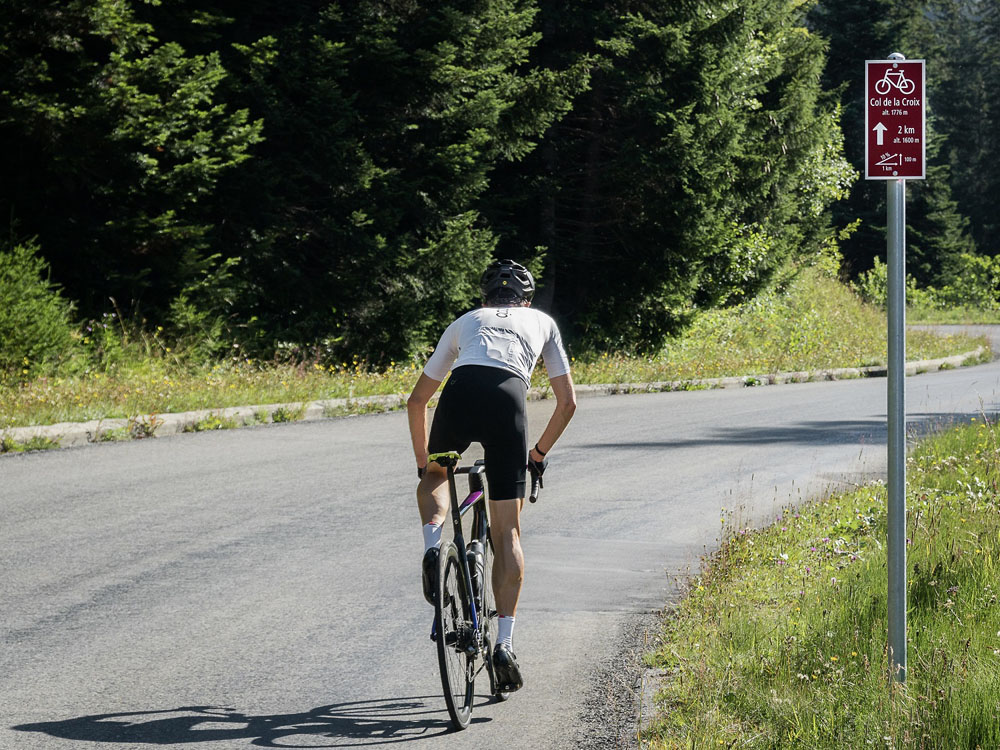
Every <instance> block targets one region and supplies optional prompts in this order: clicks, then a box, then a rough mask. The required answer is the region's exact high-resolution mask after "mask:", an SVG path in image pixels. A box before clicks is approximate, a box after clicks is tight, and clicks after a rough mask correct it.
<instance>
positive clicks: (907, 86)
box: [875, 70, 916, 95]
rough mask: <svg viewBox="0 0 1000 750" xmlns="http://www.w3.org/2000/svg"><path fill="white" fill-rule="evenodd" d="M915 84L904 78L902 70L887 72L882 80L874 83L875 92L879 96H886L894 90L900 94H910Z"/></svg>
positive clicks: (904, 74)
mask: <svg viewBox="0 0 1000 750" xmlns="http://www.w3.org/2000/svg"><path fill="white" fill-rule="evenodd" d="M915 88H916V84H914V83H913V81H911V80H910V79H909V78H907V77H906V73H904V72H903V71H902V70H887V71H885V75H884V76H882V80H880V81H876V82H875V91H877V92H878V93H879V94H883V95H884V94H888V93H889V91H890V90H891V89H896V90H898V91H899V92H900V93H902V94H912V93H913V89H915Z"/></svg>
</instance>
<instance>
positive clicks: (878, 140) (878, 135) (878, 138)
mask: <svg viewBox="0 0 1000 750" xmlns="http://www.w3.org/2000/svg"><path fill="white" fill-rule="evenodd" d="M888 129H889V128H887V127H886V126H885V125H883V124H882V123H879V124H878V125H876V126H875V127H874V128H872V130H874V131H875V145H876V146H881V145H882V134H883V133H885V131H887V130H888Z"/></svg>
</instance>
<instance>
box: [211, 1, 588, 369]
mask: <svg viewBox="0 0 1000 750" xmlns="http://www.w3.org/2000/svg"><path fill="white" fill-rule="evenodd" d="M253 13H255V14H256V17H249V18H248V16H247V15H246V14H242V15H241V16H240V21H239V24H240V33H241V34H243V35H245V37H246V38H248V39H252V38H253V37H254V36H255V33H254V30H256V34H259V36H257V38H256V40H255V41H252V42H249V43H242V42H240V43H238V46H237V47H236V50H237V51H238V52H239V53H240V54H241V55H242V57H243V59H242V60H235V61H233V63H232V64H231V66H230V67H231V68H232V70H233V71H234V75H236V76H238V77H239V79H240V83H239V85H238V86H237V87H235V89H234V96H235V97H236V99H237V100H238V101H239V102H241V106H246V107H248V108H249V109H250V110H251V111H252V112H253V113H254V116H259V117H261V118H263V120H264V123H265V125H264V136H265V139H266V141H265V143H264V144H263V146H262V147H261V149H260V151H259V156H258V158H257V159H255V160H254V161H253V162H251V163H249V164H247V165H246V169H243V170H241V171H240V173H239V174H234V175H232V176H231V178H230V179H229V180H227V181H226V183H225V185H224V187H223V189H222V190H221V191H220V193H221V196H222V205H223V206H224V207H226V209H225V210H224V211H223V212H224V213H225V214H226V215H227V217H228V220H227V222H226V224H225V225H224V226H221V227H220V228H219V232H218V234H217V237H218V241H219V242H220V243H221V244H224V245H225V246H226V247H228V248H230V252H232V253H234V254H238V255H240V256H242V257H243V258H244V264H243V266H242V271H241V273H242V279H243V288H242V290H241V300H242V302H241V304H242V305H243V306H244V307H243V309H244V311H245V312H244V314H245V316H246V317H247V318H248V319H251V320H252V321H253V322H252V328H251V333H252V335H253V336H254V337H256V339H257V340H258V345H259V346H261V347H263V348H265V349H267V348H269V347H270V346H272V345H273V342H274V341H287V342H295V343H297V344H300V345H301V344H310V345H315V346H318V347H320V349H321V350H323V351H325V354H323V356H327V357H331V358H333V357H336V358H337V360H338V361H340V359H341V357H342V356H343V355H344V354H349V355H354V356H358V357H363V358H365V359H367V360H368V361H369V362H372V363H382V362H388V361H392V360H398V359H400V358H401V357H404V356H406V355H407V354H410V353H413V352H415V351H420V350H423V349H425V348H426V347H427V346H428V345H429V344H431V343H433V341H434V340H436V337H437V336H438V335H439V334H440V331H441V328H442V326H443V325H444V324H445V323H446V322H447V321H448V320H450V318H451V317H452V316H454V315H455V314H456V313H457V312H460V311H463V310H464V309H468V306H469V305H471V304H472V303H473V302H474V301H475V299H476V296H477V284H476V282H477V281H478V275H479V274H480V273H481V270H482V268H483V267H484V266H485V265H486V263H487V262H488V260H489V259H490V257H491V254H492V252H493V249H494V246H495V242H496V238H495V234H494V233H493V231H491V229H490V227H489V226H487V224H486V223H485V222H484V221H483V220H482V218H481V216H480V213H479V211H478V210H477V209H478V202H479V198H480V196H481V195H482V193H483V191H484V190H485V188H486V186H487V184H488V181H489V178H490V174H491V172H492V170H493V169H494V168H495V166H496V165H497V164H498V163H501V162H504V161H513V160H518V159H522V158H523V157H524V156H525V155H526V154H527V153H529V152H530V151H531V149H532V148H533V147H534V145H535V139H536V138H537V136H538V135H539V134H540V133H541V132H543V131H544V130H545V129H546V128H547V127H548V126H549V125H550V124H551V122H552V121H553V120H554V119H555V118H557V117H558V116H559V115H560V114H561V113H562V112H563V111H564V110H565V109H566V108H567V107H568V102H569V95H570V94H569V92H570V90H571V89H572V87H573V86H574V85H575V84H574V83H573V81H572V80H570V79H569V78H568V77H567V76H565V75H562V76H561V75H556V74H553V73H551V72H550V71H548V70H545V69H543V68H539V67H537V66H531V65H528V64H527V57H528V54H529V52H530V50H531V49H532V47H533V46H534V45H535V44H536V43H537V39H538V37H537V33H536V32H535V31H533V28H532V26H533V22H534V15H535V10H534V4H533V3H532V2H528V1H527V0H489V1H484V2H475V3H469V2H460V1H458V0H456V1H454V2H445V3H435V4H418V3H412V2H378V1H376V0H362V1H361V2H350V3H347V2H345V3H326V2H323V3H296V4H294V5H292V6H289V5H287V4H284V3H277V2H272V3H266V2H258V3H256V4H255V5H254V6H253ZM248 30H249V33H248ZM229 209H231V210H229Z"/></svg>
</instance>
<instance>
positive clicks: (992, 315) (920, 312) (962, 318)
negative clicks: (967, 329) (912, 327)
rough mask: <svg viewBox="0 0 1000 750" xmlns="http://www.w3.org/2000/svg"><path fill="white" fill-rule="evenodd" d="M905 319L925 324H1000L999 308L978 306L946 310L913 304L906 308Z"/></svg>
mask: <svg viewBox="0 0 1000 750" xmlns="http://www.w3.org/2000/svg"><path fill="white" fill-rule="evenodd" d="M906 318H907V321H908V322H910V323H914V324H926V325H949V324H950V325H996V324H1000V310H983V309H981V308H978V307H953V308H951V309H948V310H939V309H937V308H926V307H920V306H914V307H910V308H907V310H906Z"/></svg>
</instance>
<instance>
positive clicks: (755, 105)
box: [491, 0, 851, 350]
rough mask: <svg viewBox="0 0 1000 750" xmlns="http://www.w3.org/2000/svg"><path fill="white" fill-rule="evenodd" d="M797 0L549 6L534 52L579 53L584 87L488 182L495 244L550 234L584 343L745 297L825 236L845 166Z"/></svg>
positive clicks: (641, 342) (627, 337)
mask: <svg viewBox="0 0 1000 750" xmlns="http://www.w3.org/2000/svg"><path fill="white" fill-rule="evenodd" d="M799 6H800V4H799V3H791V2H783V1H781V0H774V1H772V2H765V1H762V0H761V1H758V2H748V3H740V4H738V5H737V4H725V5H722V4H719V3H710V2H693V3H681V4H664V3H630V2H619V3H600V2H578V3H575V4H574V6H573V7H572V9H570V11H569V12H567V13H565V14H564V10H565V9H564V8H563V7H562V6H560V7H559V8H558V9H556V8H555V7H554V6H553V7H552V8H550V9H548V10H547V11H546V12H545V13H544V14H543V18H542V22H541V28H542V30H543V40H542V43H541V45H540V47H539V54H540V56H541V59H543V60H546V61H547V62H548V63H549V64H553V65H555V66H556V67H559V66H563V67H567V66H570V65H573V64H576V63H578V62H580V61H585V62H586V64H589V65H591V66H592V79H591V81H592V85H591V86H590V88H589V90H588V91H587V92H586V93H585V94H583V95H581V96H580V97H578V99H577V100H576V103H575V106H574V108H573V111H572V112H571V113H570V114H569V115H568V116H567V117H566V118H565V119H564V120H562V121H561V122H560V123H558V124H557V125H556V126H555V127H554V128H553V129H552V130H551V131H550V132H549V133H548V134H547V136H546V139H545V140H544V141H543V142H542V144H541V145H540V147H539V149H538V150H537V151H536V152H535V154H533V156H532V157H531V159H530V160H529V161H528V162H526V163H525V164H524V165H523V172H521V173H514V171H513V170H507V173H506V174H504V175H502V179H501V180H500V181H498V183H497V185H496V186H495V190H494V191H493V194H492V195H491V198H492V199H493V201H494V203H493V205H494V206H498V207H501V208H502V209H503V213H502V214H501V215H500V216H498V217H497V218H498V220H500V221H503V222H505V226H507V227H511V228H512V229H511V231H509V232H507V233H506V235H507V236H506V237H505V238H504V241H503V242H504V244H503V245H502V247H512V248H516V249H519V250H520V251H521V252H523V253H530V252H531V251H532V249H533V247H532V246H533V244H543V245H544V246H545V251H546V255H545V275H544V280H545V283H546V284H547V285H548V286H547V288H546V290H545V291H546V292H547V293H548V294H549V295H550V296H551V298H552V304H553V307H554V308H555V310H556V312H557V313H558V314H559V315H560V316H561V317H562V318H564V319H565V320H567V321H571V323H572V326H573V327H572V330H573V332H574V334H575V337H576V338H577V339H579V340H581V341H582V342H583V343H584V344H585V345H586V346H598V347H608V348H628V349H635V350H654V349H656V348H658V347H659V346H660V345H661V344H662V342H663V340H664V337H665V336H667V335H669V334H670V333H672V332H675V331H677V330H679V329H680V328H681V327H682V326H683V325H684V323H685V321H686V320H687V319H688V318H689V317H690V315H691V312H692V311H693V310H694V309H695V307H696V306H699V307H705V306H712V305H717V304H727V303H730V302H734V301H737V300H739V299H743V298H745V297H746V296H747V295H752V294H753V293H754V292H755V291H757V290H758V289H760V288H761V287H762V286H764V285H765V284H766V283H767V282H768V280H769V279H770V278H771V276H772V275H773V273H774V272H775V271H776V269H778V268H780V267H781V266H782V263H783V262H784V261H785V260H786V259H787V258H789V257H791V256H792V255H793V254H795V253H799V252H805V250H803V248H804V247H815V245H816V243H817V242H818V237H819V236H820V235H822V234H823V231H824V228H825V227H826V219H825V210H826V207H827V205H828V204H829V203H830V202H831V201H832V200H833V199H834V198H836V197H837V196H839V195H840V194H841V192H842V191H843V189H844V187H845V185H846V184H847V183H848V182H849V181H850V179H851V173H850V170H849V168H848V167H847V165H846V163H845V162H843V160H842V158H840V150H839V149H840V145H839V131H838V130H837V127H836V116H837V112H836V107H835V106H833V105H831V104H828V103H827V102H825V101H823V100H822V95H821V92H820V89H819V69H820V66H821V64H822V53H823V49H822V43H821V41H820V40H819V39H817V38H815V37H813V36H811V35H810V34H809V33H808V32H806V31H805V30H804V29H803V28H802V27H801V25H800V24H801V9H800V8H799ZM564 15H565V17H566V18H567V19H568V20H566V21H564V20H563V18H564ZM521 196H523V197H522V199H521V200H518V198H519V197H521ZM553 282H554V283H553ZM553 287H554V288H553Z"/></svg>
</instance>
